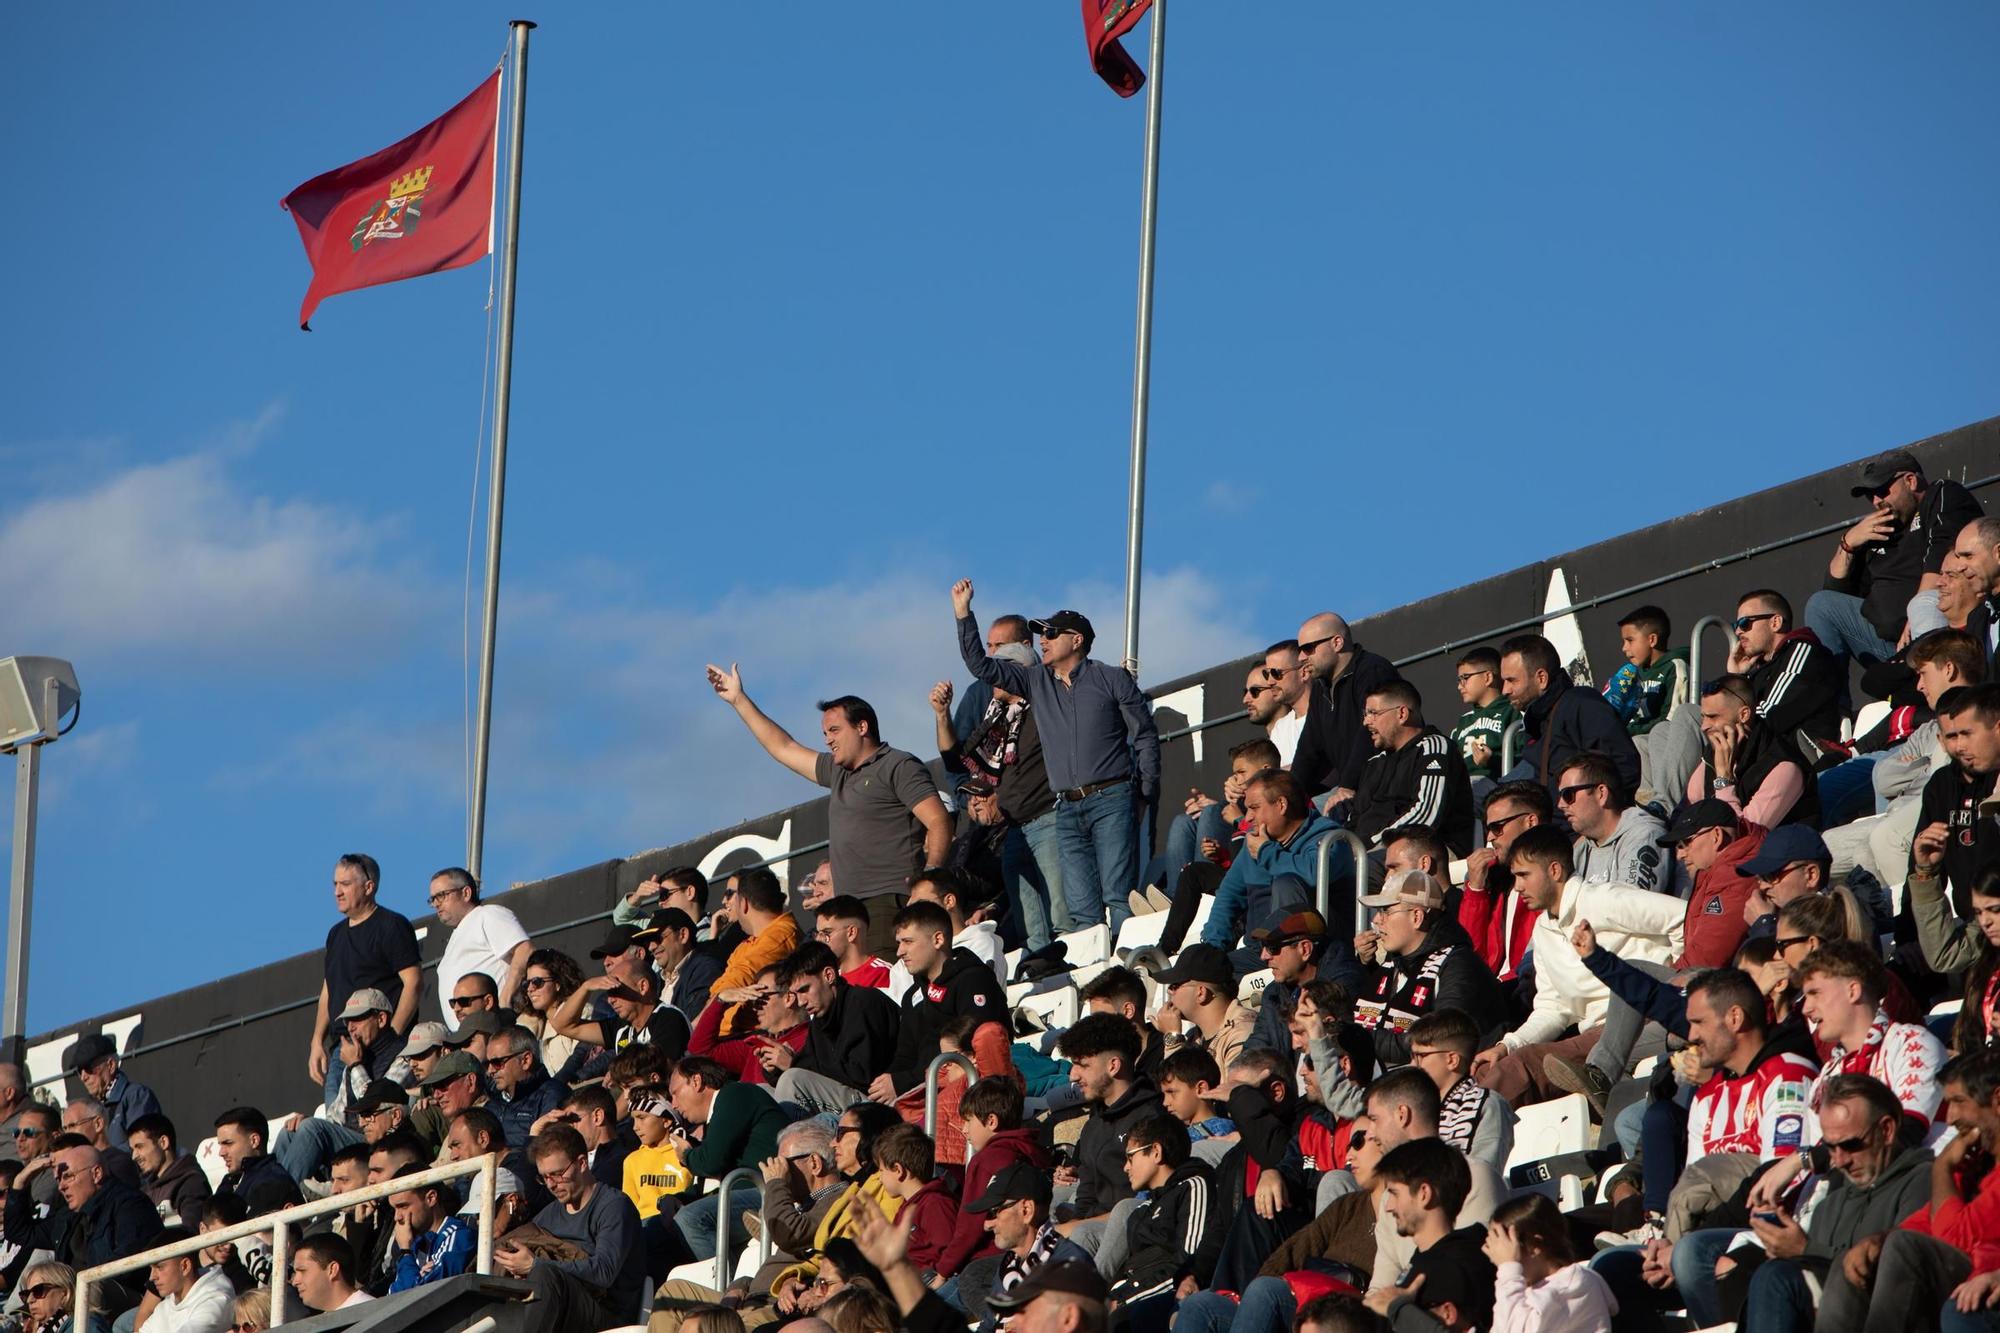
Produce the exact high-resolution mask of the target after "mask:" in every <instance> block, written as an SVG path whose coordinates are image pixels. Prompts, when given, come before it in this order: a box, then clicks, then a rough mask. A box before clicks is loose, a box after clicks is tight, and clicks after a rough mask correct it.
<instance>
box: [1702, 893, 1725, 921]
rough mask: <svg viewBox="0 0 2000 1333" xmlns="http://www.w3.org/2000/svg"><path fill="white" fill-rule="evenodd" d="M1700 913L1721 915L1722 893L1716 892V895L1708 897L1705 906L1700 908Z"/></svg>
mask: <svg viewBox="0 0 2000 1333" xmlns="http://www.w3.org/2000/svg"><path fill="white" fill-rule="evenodd" d="M1701 914H1702V915H1703V916H1721V915H1722V895H1721V894H1717V895H1716V896H1715V897H1713V898H1710V899H1709V900H1708V902H1707V904H1706V905H1705V906H1703V908H1702V909H1701Z"/></svg>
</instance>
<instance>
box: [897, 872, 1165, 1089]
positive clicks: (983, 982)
mask: <svg viewBox="0 0 2000 1333" xmlns="http://www.w3.org/2000/svg"><path fill="white" fill-rule="evenodd" d="M894 924H895V931H896V959H897V961H898V962H900V963H902V965H903V966H904V967H906V968H908V969H909V972H910V988H909V990H907V991H905V992H903V1008H902V1014H901V1015H900V1017H901V1020H902V1021H901V1023H900V1025H899V1026H898V1029H897V1032H896V1053H895V1055H894V1056H893V1057H892V1058H891V1060H890V1062H889V1069H888V1072H887V1073H884V1074H881V1075H878V1076H877V1077H876V1078H875V1080H874V1081H873V1082H871V1083H870V1084H869V1085H868V1096H869V1097H870V1098H871V1099H872V1100H874V1101H878V1102H892V1101H894V1100H895V1099H896V1098H898V1097H900V1096H902V1095H903V1094H904V1093H906V1092H908V1091H909V1090H910V1089H911V1088H914V1087H918V1086H919V1085H921V1084H922V1083H923V1081H924V1072H925V1071H926V1070H928V1069H929V1068H930V1065H931V1061H933V1060H935V1059H937V1055H938V1034H939V1033H940V1032H942V1031H943V1030H944V1025H945V1024H946V1023H948V1022H950V1021H951V1020H952V1019H954V1018H958V1017H961V1016H965V1015H970V1016H972V1017H975V1018H977V1019H979V1020H981V1024H982V1026H983V1025H984V1023H985V1022H986V1021H988V1020H990V1021H992V1022H995V1023H1000V1024H1003V1025H1004V1024H1006V1023H1007V1021H1008V1018H1007V992H1006V991H1004V990H1002V989H1001V987H1000V981H999V979H998V978H997V977H995V976H994V975H993V968H992V965H991V964H989V963H987V962H986V961H985V960H984V959H982V958H977V957H974V956H973V955H972V954H971V953H970V952H968V951H967V950H964V949H954V948H952V947H951V914H950V913H949V912H947V911H945V910H944V908H942V907H940V906H938V905H937V904H936V903H928V902H921V901H919V902H913V903H911V904H909V905H908V906H907V907H904V908H903V909H902V910H901V911H899V912H897V913H896V919H895V923H894ZM1127 1026H1128V1027H1129V1026H1130V1024H1127Z"/></svg>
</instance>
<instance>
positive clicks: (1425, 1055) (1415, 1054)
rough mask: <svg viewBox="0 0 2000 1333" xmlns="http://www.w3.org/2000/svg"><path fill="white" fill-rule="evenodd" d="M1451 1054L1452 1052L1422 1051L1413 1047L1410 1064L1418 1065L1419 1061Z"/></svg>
mask: <svg viewBox="0 0 2000 1333" xmlns="http://www.w3.org/2000/svg"><path fill="white" fill-rule="evenodd" d="M1450 1054H1451V1052H1450V1051H1420V1050H1418V1049H1416V1048H1415V1047H1414V1046H1413V1047H1411V1048H1410V1063H1411V1064H1416V1063H1417V1062H1418V1061H1419V1060H1428V1059H1430V1058H1431V1057H1432V1056H1434V1055H1450Z"/></svg>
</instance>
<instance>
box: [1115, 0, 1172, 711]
mask: <svg viewBox="0 0 2000 1333" xmlns="http://www.w3.org/2000/svg"><path fill="white" fill-rule="evenodd" d="M1151 37H1152V51H1151V58H1150V59H1149V60H1148V61H1147V64H1146V78H1147V80H1148V82H1147V85H1146V174H1145V183H1144V186H1143V190H1142V200H1141V203H1140V206H1139V331H1138V334H1137V337H1136V339H1135V343H1134V349H1133V366H1132V477H1131V484H1130V490H1129V492H1128V495H1127V499H1126V514H1125V669H1126V670H1127V671H1129V672H1131V673H1132V675H1133V676H1134V677H1135V678H1136V677H1137V676H1138V674H1139V556H1140V547H1141V546H1142V544H1143V541H1144V537H1145V526H1146V413H1147V408H1148V406H1149V403H1148V398H1149V395H1150V391H1151V388H1152V378H1153V242H1154V236H1155V233H1156V232H1157V231H1158V223H1159V215H1160V93H1161V90H1162V88H1163V87H1164V86H1165V84H1166V50H1167V0H1153V31H1152V34H1151Z"/></svg>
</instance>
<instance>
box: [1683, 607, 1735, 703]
mask: <svg viewBox="0 0 2000 1333" xmlns="http://www.w3.org/2000/svg"><path fill="white" fill-rule="evenodd" d="M1711 629H1719V630H1721V631H1722V645H1723V652H1722V660H1723V662H1724V663H1725V664H1727V663H1728V661H1729V621H1727V620H1726V619H1724V618H1723V617H1721V616H1703V617H1702V618H1701V619H1700V620H1697V621H1695V622H1694V632H1693V633H1692V634H1691V635H1689V636H1688V700H1689V702H1691V703H1696V704H1699V703H1700V702H1701V686H1702V682H1703V681H1705V680H1707V679H1708V677H1707V676H1706V675H1704V674H1702V669H1701V664H1702V662H1703V661H1704V660H1705V659H1704V658H1703V656H1702V651H1701V640H1702V636H1703V635H1705V634H1707V633H1708V631H1709V630H1711Z"/></svg>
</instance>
